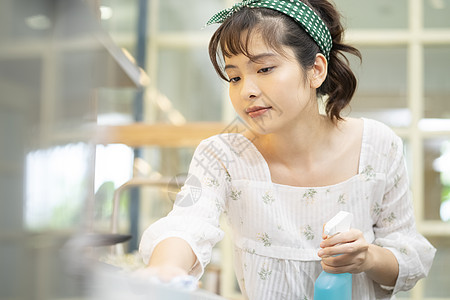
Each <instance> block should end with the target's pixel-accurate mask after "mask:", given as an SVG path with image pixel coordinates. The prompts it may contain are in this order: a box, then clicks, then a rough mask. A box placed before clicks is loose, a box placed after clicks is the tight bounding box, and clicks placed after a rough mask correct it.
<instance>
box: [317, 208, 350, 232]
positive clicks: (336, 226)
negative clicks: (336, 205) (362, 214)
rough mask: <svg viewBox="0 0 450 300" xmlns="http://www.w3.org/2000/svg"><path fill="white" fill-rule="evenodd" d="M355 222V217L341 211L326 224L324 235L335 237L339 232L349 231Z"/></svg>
mask: <svg viewBox="0 0 450 300" xmlns="http://www.w3.org/2000/svg"><path fill="white" fill-rule="evenodd" d="M352 220H353V215H352V214H351V213H349V212H346V211H340V212H338V214H337V215H335V216H334V217H333V218H332V219H331V220H330V221H328V222H327V223H326V224H325V228H324V230H323V231H324V234H325V235H327V236H332V235H335V234H336V233H339V232H344V231H349V230H350V225H351V223H352Z"/></svg>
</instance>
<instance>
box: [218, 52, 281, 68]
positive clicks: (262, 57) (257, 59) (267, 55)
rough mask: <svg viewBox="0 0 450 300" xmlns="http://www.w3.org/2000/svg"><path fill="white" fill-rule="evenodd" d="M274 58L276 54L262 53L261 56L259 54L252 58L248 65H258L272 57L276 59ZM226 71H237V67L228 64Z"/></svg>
mask: <svg viewBox="0 0 450 300" xmlns="http://www.w3.org/2000/svg"><path fill="white" fill-rule="evenodd" d="M274 56H276V54H275V53H261V54H257V55H255V56H252V57H250V60H249V61H248V63H247V64H251V63H255V62H256V63H257V62H259V61H263V60H264V59H266V58H270V57H274ZM224 69H225V70H228V69H237V67H236V66H235V65H230V64H227V65H225V68H224Z"/></svg>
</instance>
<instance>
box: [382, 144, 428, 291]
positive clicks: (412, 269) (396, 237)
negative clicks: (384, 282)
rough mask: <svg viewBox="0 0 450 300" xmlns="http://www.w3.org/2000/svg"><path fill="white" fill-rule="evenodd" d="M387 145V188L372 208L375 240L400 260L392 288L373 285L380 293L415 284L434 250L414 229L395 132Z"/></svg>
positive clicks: (404, 168) (425, 271)
mask: <svg viewBox="0 0 450 300" xmlns="http://www.w3.org/2000/svg"><path fill="white" fill-rule="evenodd" d="M389 148H390V151H389V152H388V154H386V155H387V158H388V160H389V163H388V166H389V170H388V172H387V173H386V189H385V193H384V197H383V199H382V201H381V204H376V206H377V207H376V209H375V212H376V215H377V221H376V224H375V226H374V233H375V241H374V243H375V244H377V245H379V246H381V247H384V248H386V249H389V250H390V251H392V253H393V254H394V255H395V257H396V258H397V261H398V264H399V274H398V278H397V282H396V284H395V286H394V287H393V288H392V287H390V288H389V287H384V286H376V290H377V292H379V293H382V294H391V293H392V294H396V293H397V292H399V291H406V290H409V289H411V288H412V287H414V285H415V284H416V282H417V281H418V280H419V279H421V278H423V277H425V276H427V274H428V272H429V270H430V268H431V265H432V262H433V259H434V255H435V252H436V249H435V248H434V247H433V246H432V245H431V244H430V243H429V242H428V240H426V239H425V238H424V237H423V236H422V235H421V234H419V233H418V232H417V230H416V226H415V220H414V211H413V205H412V201H411V194H410V191H409V179H408V173H407V170H406V164H405V159H404V156H403V143H402V141H401V139H400V138H399V137H397V136H395V138H394V141H393V142H392V143H391V145H390V146H389Z"/></svg>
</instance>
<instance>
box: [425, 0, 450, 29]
mask: <svg viewBox="0 0 450 300" xmlns="http://www.w3.org/2000/svg"><path fill="white" fill-rule="evenodd" d="M424 14H425V21H424V25H425V27H426V28H445V27H446V28H448V27H450V18H449V17H448V16H449V15H450V0H427V1H425V3H424Z"/></svg>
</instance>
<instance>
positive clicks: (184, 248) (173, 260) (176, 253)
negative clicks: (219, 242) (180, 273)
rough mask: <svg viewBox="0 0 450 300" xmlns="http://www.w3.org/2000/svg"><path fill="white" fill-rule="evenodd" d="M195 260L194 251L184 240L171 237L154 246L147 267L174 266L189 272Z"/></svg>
mask: <svg viewBox="0 0 450 300" xmlns="http://www.w3.org/2000/svg"><path fill="white" fill-rule="evenodd" d="M196 260H197V257H196V256H195V254H194V251H192V248H191V246H190V245H189V244H188V243H187V242H186V241H185V240H183V239H181V238H177V237H171V238H167V239H165V240H163V241H161V242H160V243H158V245H156V247H155V249H154V250H153V253H152V256H151V257H150V261H149V263H148V266H149V267H161V266H174V267H179V268H181V269H183V270H185V271H186V272H189V270H191V268H192V266H193V265H194V263H195V262H196Z"/></svg>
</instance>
